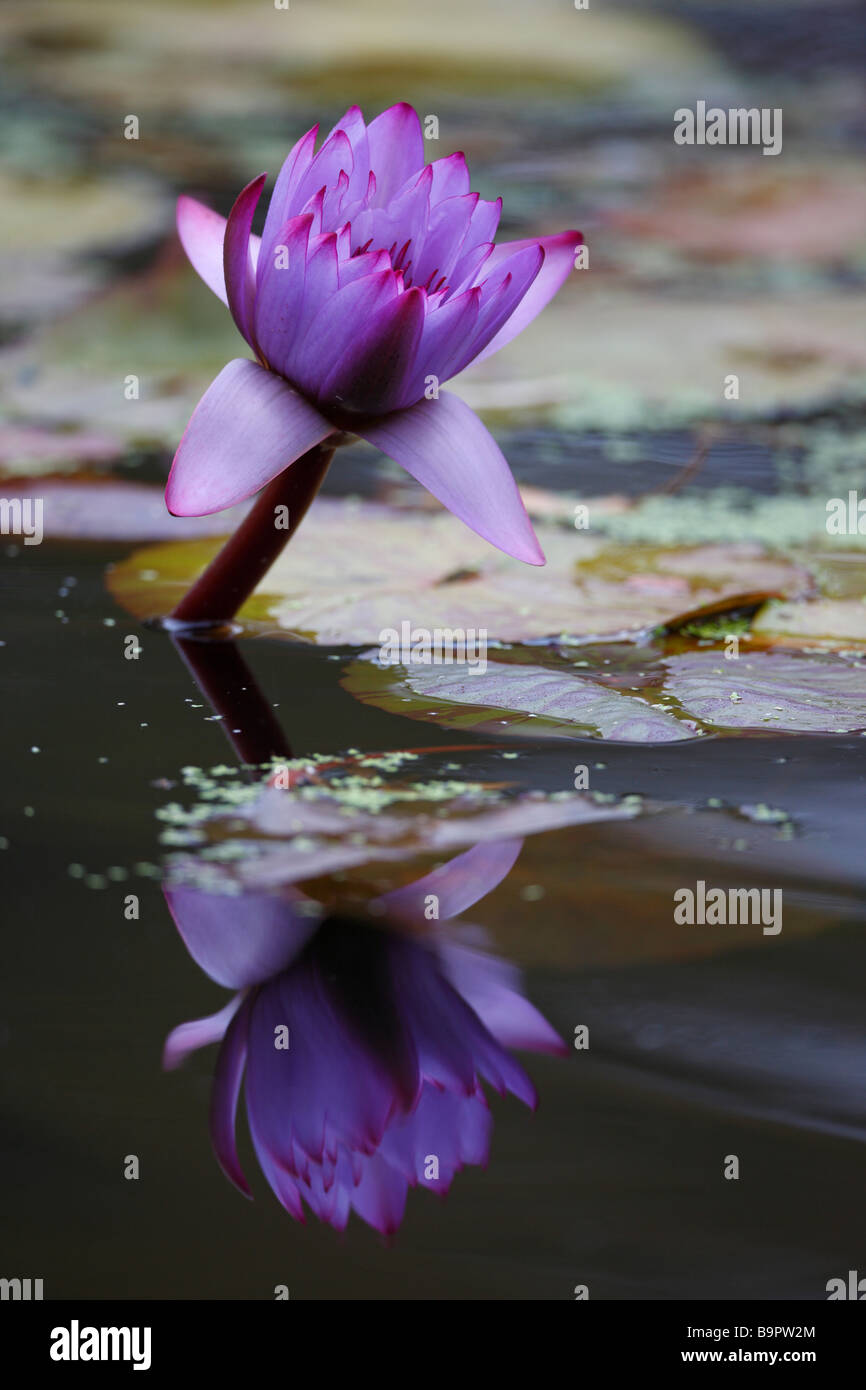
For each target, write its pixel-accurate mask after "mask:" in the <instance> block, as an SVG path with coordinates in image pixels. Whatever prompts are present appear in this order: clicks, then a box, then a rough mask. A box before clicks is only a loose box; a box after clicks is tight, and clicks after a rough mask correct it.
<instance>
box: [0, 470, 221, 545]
mask: <svg viewBox="0 0 866 1390" xmlns="http://www.w3.org/2000/svg"><path fill="white" fill-rule="evenodd" d="M3 496H4V497H6V498H8V499H11V498H14V497H22V498H24V497H28V498H37V497H38V498H39V499H41V501H42V525H43V533H44V535H46V536H49V537H53V538H63V539H69V540H87V541H109V540H117V541H140V540H156V539H158V538H159V537H161V536H176V535H179V534H183V535H185V536H213V535H224V534H225V532H226V530H230V529H231V528H232V527H233V526H236V525H237V523H238V522H239V521H240V520H241V518H242V517H243V515H244V514H245V512H246V511H247V510H248V508H247V506H239V507H233V508H232V509H231V510H230V511H227V512H220V513H218V514H216V515H213V516H186V517H173V516H170V515H169V513H168V512H167V511H166V507H165V501H164V499H163V494H162V489H161V488H154V487H148V486H146V485H145V484H143V483H131V482H125V481H121V480H118V479H108V478H90V479H88V480H86V481H84V480H79V479H72V478H68V479H67V478H60V479H58V478H40V479H38V480H34V481H33V482H31V483H29V484H28V485H27V486H24V485H23V484H22V482H21V480H20V479H16V480H13V481H10V482H9V483H6V484H4V486H3Z"/></svg>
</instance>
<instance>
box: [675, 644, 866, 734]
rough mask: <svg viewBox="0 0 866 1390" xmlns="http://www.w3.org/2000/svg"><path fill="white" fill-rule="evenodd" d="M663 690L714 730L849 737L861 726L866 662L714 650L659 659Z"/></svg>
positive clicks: (865, 714)
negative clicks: (731, 657) (733, 656)
mask: <svg viewBox="0 0 866 1390" xmlns="http://www.w3.org/2000/svg"><path fill="white" fill-rule="evenodd" d="M664 664H665V666H666V668H667V672H668V675H667V678H666V680H665V687H664V688H665V691H666V693H667V694H669V695H671V696H673V697H674V698H675V699H676V700H677V701H678V702H679V704H680V706H681V707H682V708H683V709H684V710H687V711H688V712H689V713H690V714H692V715H693V716H694V717H695V718H696V719H700V720H701V721H702V722H703V723H704V724H706V725H708V726H710V727H712V728H717V729H759V730H761V731H762V732H764V733H766V732H767V731H769V730H774V729H777V730H782V731H786V732H796V733H833V734H847V733H854V732H856V731H858V730H864V729H866V662H856V661H851V660H846V659H843V658H842V657H839V656H820V655H806V654H797V655H795V654H794V653H788V652H755V653H752V654H750V655H748V656H741V657H740V658H739V660H737V661H726V660H725V659H724V658H723V657H722V655H721V654H720V653H719V652H707V651H702V652H701V651H698V652H685V653H683V654H682V655H681V656H673V657H668V658H667V659H666V660H665V663H664Z"/></svg>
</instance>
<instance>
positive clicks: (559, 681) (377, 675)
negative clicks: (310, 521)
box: [343, 661, 697, 743]
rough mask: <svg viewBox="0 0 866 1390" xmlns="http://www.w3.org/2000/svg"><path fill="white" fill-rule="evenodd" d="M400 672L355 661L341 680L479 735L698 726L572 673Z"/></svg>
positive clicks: (656, 732) (667, 734)
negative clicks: (472, 729) (396, 673)
mask: <svg viewBox="0 0 866 1390" xmlns="http://www.w3.org/2000/svg"><path fill="white" fill-rule="evenodd" d="M399 670H400V676H399V677H398V678H397V679H396V680H395V671H394V668H393V667H390V666H383V665H381V664H380V663H379V662H378V661H369V662H363V661H358V662H355V663H353V665H352V666H351V667H350V668H349V672H348V674H347V676H346V677H345V678H344V680H343V684H344V686H345V687H346V689H347V690H350V691H351V692H352V693H353V694H354V695H357V696H358V697H359V698H360V699H361V700H362V701H364V702H365V703H371V704H374V705H377V706H379V707H380V708H385V709H389V710H392V711H394V712H395V713H400V714H407V713H410V714H412V715H413V717H415V718H425V717H429V718H431V719H433V720H434V721H435V722H436V723H437V724H444V725H446V726H447V727H448V728H470V727H471V728H475V729H477V730H478V732H480V733H499V734H501V733H503V732H505V730H506V729H507V731H508V733H509V734H512V735H513V734H521V735H524V736H527V735H528V736H530V737H535V738H542V737H544V738H550V737H553V736H557V735H566V736H568V737H571V738H575V737H580V736H584V737H586V736H589V737H596V738H606V739H610V740H612V741H614V742H617V743H672V742H676V741H677V740H680V739H685V738H692V737H694V735H695V733H696V731H697V726H696V725H695V724H694V723H691V724H689V723H687V722H684V721H682V720H680V719H678V718H676V717H675V716H674V715H673V714H668V713H667V712H666V711H665V710H664V709H661V708H659V707H658V706H656V705H653V704H651V703H650V702H649V701H647V700H646V699H642V698H641V697H640V696H635V695H627V694H624V693H621V692H619V691H617V690H611V689H607V688H605V687H604V686H603V685H599V684H596V683H595V682H594V681H592V680H588V679H586V678H585V677H583V676H578V675H575V674H574V673H573V672H570V671H562V670H556V669H551V668H550V667H544V666H523V665H517V664H506V663H502V662H490V663H488V665H487V668H486V670H484V671H483V672H482V671H481V670H480V669H478V671H477V673H473V671H472V669H471V668H470V667H468V666H467V665H466V664H465V663H461V664H459V665H455V666H411V667H409V668H408V670H406V669H404V668H402V667H401V668H399ZM413 696H415V697H420V698H419V699H413V698H412V697H413ZM422 702H423V703H422ZM407 703H409V704H411V706H412V708H411V709H409V710H407V709H406V708H405V706H406V704H407ZM431 706H432V708H431Z"/></svg>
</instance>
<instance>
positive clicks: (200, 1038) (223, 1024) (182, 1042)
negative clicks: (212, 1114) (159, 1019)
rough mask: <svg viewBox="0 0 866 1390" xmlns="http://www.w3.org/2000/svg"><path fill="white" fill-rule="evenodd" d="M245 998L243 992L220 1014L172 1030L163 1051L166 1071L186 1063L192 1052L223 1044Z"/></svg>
mask: <svg viewBox="0 0 866 1390" xmlns="http://www.w3.org/2000/svg"><path fill="white" fill-rule="evenodd" d="M243 998H244V996H243V992H241V993H239V994H236V995H235V996H234V998H233V999H230V1000H229V1002H228V1003H227V1004H226V1006H225V1008H224V1009H220V1010H219V1012H218V1013H215V1014H208V1016H207V1018H195V1019H193V1020H192V1021H191V1022H190V1023H179V1024H178V1026H177V1027H176V1028H172V1030H171V1032H170V1033H169V1035H168V1037H167V1038H166V1040H165V1045H164V1047H163V1049H162V1065H163V1067H164V1068H165V1070H166V1071H174V1070H175V1068H176V1067H179V1066H180V1065H181V1063H182V1062H185V1061H186V1059H187V1057H188V1056H189V1055H190V1053H191V1052H197V1051H198V1049H199V1048H200V1047H208V1046H209V1045H210V1044H211V1043H217V1042H222V1040H223V1038H224V1037H225V1031H226V1029H227V1028H228V1026H229V1024H230V1023H231V1021H232V1019H233V1018H234V1016H235V1014H236V1013H237V1011H238V1009H239V1008H240V1006H241V1004H242V1002H243Z"/></svg>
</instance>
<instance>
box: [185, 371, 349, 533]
mask: <svg viewBox="0 0 866 1390" xmlns="http://www.w3.org/2000/svg"><path fill="white" fill-rule="evenodd" d="M332 433H333V426H332V425H330V424H329V423H328V421H327V420H325V419H323V418H322V416H321V415H319V413H318V411H316V410H314V409H313V407H312V406H311V405H309V404H308V402H307V401H305V400H304V398H303V396H300V395H298V393H297V392H296V391H293V390H292V388H291V387H290V386H289V385H288V384H287V383H286V382H285V381H283V380H282V379H281V378H280V377H278V376H275V375H274V373H273V372H268V371H266V370H265V369H264V367H260V366H259V365H258V363H256V362H250V361H248V360H247V359H245V358H235V360H234V361H233V362H229V364H228V366H227V367H223V369H222V371H221V372H220V374H219V376H218V377H217V378H216V380H215V381H214V382H212V383H211V385H210V386H209V387H208V389H207V391H206V392H205V394H204V395H203V396H202V398H201V400H200V401H199V403H198V405H197V406H196V408H195V410H194V411H193V414H192V418H191V420H190V422H189V424H188V425H187V427H186V430H185V432H184V436H183V438H182V439H181V441H180V445H179V447H178V451H177V453H176V454H175V456H174V463H173V464H172V466H171V473H170V474H169V478H168V484H167V486H166V489H165V503H166V506H167V507H168V510H169V511H170V512H171V514H172V516H207V515H209V514H210V513H211V512H219V511H222V510H223V509H224V508H225V507H232V506H234V504H235V503H236V502H241V501H243V499H244V498H245V497H249V496H251V495H252V493H254V492H258V490H259V488H262V487H264V485H265V484H266V483H269V482H270V481H271V479H272V478H275V477H276V476H277V474H278V473H282V471H283V469H284V468H287V467H288V465H289V464H290V463H294V461H295V459H296V458H300V456H301V454H305V453H306V452H307V450H308V449H311V448H312V447H313V445H314V444H318V443H320V442H321V441H322V440H323V439H326V438H327V436H328V435H329V434H332Z"/></svg>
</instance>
